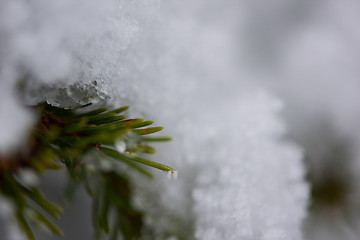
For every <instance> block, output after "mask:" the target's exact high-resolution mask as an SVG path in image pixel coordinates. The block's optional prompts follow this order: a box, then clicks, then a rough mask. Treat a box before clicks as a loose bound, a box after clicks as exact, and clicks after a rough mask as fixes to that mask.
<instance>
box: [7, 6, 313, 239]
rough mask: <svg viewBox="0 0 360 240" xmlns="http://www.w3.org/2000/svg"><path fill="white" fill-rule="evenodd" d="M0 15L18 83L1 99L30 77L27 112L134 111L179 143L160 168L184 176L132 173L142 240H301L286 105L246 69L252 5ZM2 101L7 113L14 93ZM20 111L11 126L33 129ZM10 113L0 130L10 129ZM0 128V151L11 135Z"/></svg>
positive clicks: (302, 208) (298, 184)
mask: <svg viewBox="0 0 360 240" xmlns="http://www.w3.org/2000/svg"><path fill="white" fill-rule="evenodd" d="M0 9H7V10H6V14H5V10H3V11H4V14H0V22H1V25H0V31H1V35H0V36H1V38H3V39H4V40H3V42H5V44H1V46H0V51H2V52H5V53H6V54H5V55H2V56H1V57H0V64H1V65H0V71H5V70H6V71H9V72H11V73H12V74H13V76H12V77H11V78H7V77H4V78H1V82H0V83H1V84H4V86H6V90H4V91H7V90H9V89H10V90H14V86H15V81H16V80H17V79H18V78H19V77H20V76H21V74H23V73H29V74H30V75H31V78H30V79H29V80H28V82H27V83H26V84H25V86H24V91H23V92H22V96H21V97H22V100H23V101H25V102H26V103H28V104H29V103H30V104H34V103H37V102H40V101H44V100H46V101H48V102H50V103H52V104H54V105H57V106H62V107H70V106H74V105H77V104H79V103H87V102H89V101H91V102H94V103H97V104H98V105H104V104H106V105H110V106H122V105H130V106H131V110H130V115H131V116H134V117H144V118H146V119H151V120H154V121H155V122H156V123H157V124H160V125H161V126H165V127H166V129H165V130H164V131H163V133H162V134H165V135H170V136H171V137H173V141H172V142H170V143H161V144H158V145H156V148H157V149H158V153H157V154H156V155H155V156H154V160H156V161H159V162H162V163H165V164H168V165H170V166H172V167H174V168H176V170H177V171H178V174H179V175H178V176H177V172H176V174H175V173H174V174H173V178H176V176H177V179H171V180H169V179H168V178H167V177H166V173H165V174H164V173H161V172H156V174H157V178H156V179H155V180H154V181H147V179H144V176H141V177H140V176H137V175H134V176H133V178H134V179H136V181H134V182H136V186H135V188H136V200H135V202H136V203H137V204H138V206H139V207H140V208H143V209H144V211H145V213H146V225H147V228H146V229H145V230H144V231H145V232H144V239H199V240H203V239H204V240H205V239H209V240H211V239H221V238H223V239H229V240H231V239H244V240H246V239H249V240H252V239H263V240H276V239H292V240H297V239H302V233H301V226H302V220H303V219H304V217H305V214H306V207H307V199H308V186H307V184H306V183H305V181H304V167H303V165H302V155H303V154H302V150H301V149H300V148H299V147H298V146H296V145H295V144H293V143H291V142H290V141H288V140H284V139H283V137H284V135H285V133H286V131H287V130H286V127H285V124H284V122H283V121H282V120H281V117H280V111H281V109H282V101H281V100H279V99H278V98H277V97H275V96H273V95H271V94H269V93H267V92H266V91H264V90H261V87H259V86H257V85H256V84H255V83H253V82H252V80H253V76H251V75H250V74H248V73H247V72H246V71H244V69H243V68H241V67H239V66H240V65H239V64H240V61H239V59H238V55H239V51H241V50H239V48H238V45H239V44H241V42H239V37H238V34H239V32H240V31H239V30H238V29H241V27H243V26H244V25H246V22H244V18H245V16H246V14H245V13H246V10H247V9H246V7H245V6H244V5H242V4H240V2H238V1H228V2H227V3H226V4H223V3H220V2H218V1H215V0H211V1H208V0H206V1H205V0H199V1H196V2H193V1H190V0H185V1H181V2H178V1H156V0H141V1H115V0H106V1H102V2H101V4H99V3H98V1H89V0H88V1H81V3H77V2H76V3H75V1H72V0H66V1H60V2H59V1H42V0H37V1H32V2H29V1H21V0H17V1H2V2H1V3H0ZM9 12H10V13H12V15H11V16H15V17H9V15H7V14H10V13H9ZM239 12H241V13H244V14H245V15H241V14H239ZM8 19H11V21H10V20H8ZM1 20H4V21H1ZM49 59H50V60H49ZM6 84H7V85H6ZM2 86H3V85H2ZM9 86H10V87H9ZM2 89H5V87H4V88H2ZM0 98H1V100H4V102H5V103H6V104H4V106H3V105H1V108H0V111H1V113H5V112H6V113H7V112H8V111H9V110H8V109H6V108H5V106H8V104H9V103H11V101H15V95H14V94H8V95H7V96H0ZM3 109H4V110H3ZM16 109H17V111H18V112H14V113H13V114H14V116H13V117H14V118H16V119H17V118H19V119H23V120H24V121H25V120H26V121H31V118H30V117H20V116H21V114H26V112H25V111H24V110H23V109H22V108H20V107H16ZM5 115H7V114H1V118H0V121H1V123H2V124H1V125H2V126H4V125H3V124H10V125H11V124H13V123H12V122H10V120H9V119H8V118H7V116H5ZM15 123H16V124H18V125H20V126H25V124H24V123H21V122H14V124H15ZM17 129H18V128H17ZM3 130H4V131H5V133H4V134H3V133H2V134H1V139H0V146H2V145H5V142H7V137H6V136H11V135H13V134H14V132H15V130H14V129H12V128H11V127H8V128H4V129H3ZM18 131H19V132H23V131H24V130H23V129H21V128H20V130H18ZM19 134H20V133H19ZM19 134H17V136H18V135H19ZM3 136H4V137H3ZM15 140H17V139H16V138H14V141H15ZM118 147H119V149H120V150H122V149H124V146H122V145H121V144H119V146H118ZM103 167H104V166H103ZM105 167H108V166H105ZM152 229H155V231H153V230H152Z"/></svg>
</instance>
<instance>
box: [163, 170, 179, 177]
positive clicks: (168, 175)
mask: <svg viewBox="0 0 360 240" xmlns="http://www.w3.org/2000/svg"><path fill="white" fill-rule="evenodd" d="M166 175H167V177H168V178H169V179H177V178H178V172H177V171H168V172H167V174H166Z"/></svg>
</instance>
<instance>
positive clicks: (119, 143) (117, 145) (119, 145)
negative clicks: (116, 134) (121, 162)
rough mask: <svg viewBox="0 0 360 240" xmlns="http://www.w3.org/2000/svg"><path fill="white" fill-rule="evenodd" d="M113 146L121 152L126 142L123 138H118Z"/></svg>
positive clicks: (124, 148) (123, 150)
mask: <svg viewBox="0 0 360 240" xmlns="http://www.w3.org/2000/svg"><path fill="white" fill-rule="evenodd" d="M115 148H116V150H118V151H119V152H121V153H124V152H125V150H126V143H125V142H124V141H123V140H118V141H116V143H115Z"/></svg>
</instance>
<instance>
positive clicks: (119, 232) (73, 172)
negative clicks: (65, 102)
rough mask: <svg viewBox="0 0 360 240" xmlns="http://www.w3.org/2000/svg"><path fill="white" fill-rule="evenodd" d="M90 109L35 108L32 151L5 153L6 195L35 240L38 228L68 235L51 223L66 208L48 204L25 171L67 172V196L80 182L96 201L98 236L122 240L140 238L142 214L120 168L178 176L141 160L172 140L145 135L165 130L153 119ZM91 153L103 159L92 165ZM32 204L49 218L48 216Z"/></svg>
mask: <svg viewBox="0 0 360 240" xmlns="http://www.w3.org/2000/svg"><path fill="white" fill-rule="evenodd" d="M89 105H90V104H87V105H84V106H80V107H78V108H74V109H63V108H58V107H55V106H51V105H49V104H47V103H42V104H39V105H38V106H36V107H35V110H36V111H37V112H38V114H39V117H40V120H39V123H38V124H37V126H36V127H35V128H34V130H33V132H32V134H31V137H30V139H29V141H28V144H27V145H26V147H25V148H23V149H19V150H18V151H17V152H16V153H12V154H7V155H4V154H0V194H1V195H3V196H5V197H6V198H8V199H9V200H10V201H11V202H12V203H13V205H14V209H15V213H14V214H15V217H16V219H17V221H18V225H19V228H20V229H21V230H22V231H23V232H24V233H25V234H26V235H27V237H28V239H29V240H32V239H35V237H34V234H33V231H32V226H42V227H46V228H47V229H48V230H50V231H51V232H53V233H54V234H57V235H62V234H63V233H62V231H61V230H60V229H59V228H58V227H57V226H56V225H55V224H53V223H52V222H51V221H50V220H49V219H48V215H49V216H50V217H52V218H54V219H59V214H60V213H61V212H62V209H61V208H60V207H59V206H57V205H55V204H53V203H52V202H50V201H48V200H47V199H46V198H45V197H44V195H43V194H42V193H41V191H40V190H39V189H38V188H36V187H29V186H27V185H26V183H22V182H21V181H19V180H18V179H19V177H18V175H19V172H20V171H21V170H22V169H31V170H33V171H35V172H36V173H37V174H39V175H40V174H42V173H43V172H45V171H46V170H48V169H55V170H61V169H66V170H67V171H68V173H69V175H70V176H71V179H72V180H71V184H70V185H69V187H68V190H67V192H66V194H67V196H68V197H70V196H71V195H72V193H73V192H74V190H75V189H76V188H77V186H79V183H80V184H82V185H83V186H84V187H85V189H86V190H87V192H88V194H89V195H90V196H91V197H92V198H93V225H94V238H95V239H103V237H105V236H108V237H110V239H117V238H118V237H120V236H121V237H122V238H121V239H125V240H132V239H137V238H138V237H139V236H140V232H141V227H142V225H143V223H142V213H141V212H140V211H138V210H137V209H135V208H134V207H133V205H132V201H131V197H132V191H131V184H130V181H129V179H128V178H127V174H126V173H124V172H122V171H119V170H117V168H116V166H118V165H119V164H120V165H122V166H127V167H128V168H131V169H134V170H136V171H138V172H140V173H142V174H144V175H145V176H148V177H152V175H151V173H150V172H149V171H148V170H147V169H146V167H147V166H149V167H152V168H157V169H160V170H162V171H166V172H169V173H171V174H174V173H175V170H174V169H173V168H171V167H168V166H166V165H163V164H160V163H157V162H153V161H150V160H148V159H144V158H142V157H139V155H140V154H152V153H155V149H154V148H152V147H151V146H149V145H148V142H153V141H168V140H170V138H167V137H145V136H144V135H149V134H152V133H155V132H158V131H160V130H162V129H163V128H162V127H148V126H150V125H151V124H153V122H152V121H145V120H144V119H126V116H124V115H119V114H120V113H122V112H124V111H125V110H127V109H128V106H125V107H121V108H118V109H115V110H109V109H108V108H99V109H95V110H92V111H88V112H84V108H86V107H88V106H89ZM81 110H82V112H80V111H81ZM90 154H91V155H96V156H97V157H98V158H94V157H93V160H91V161H89V160H87V159H86V156H88V155H90ZM94 166H95V167H94ZM106 166H107V167H106ZM30 202H33V203H35V204H36V205H37V206H38V207H39V208H40V209H42V210H43V211H44V212H46V213H47V214H48V215H46V216H45V215H43V214H42V213H41V212H39V210H37V209H38V208H34V207H33V204H31V203H30Z"/></svg>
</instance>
